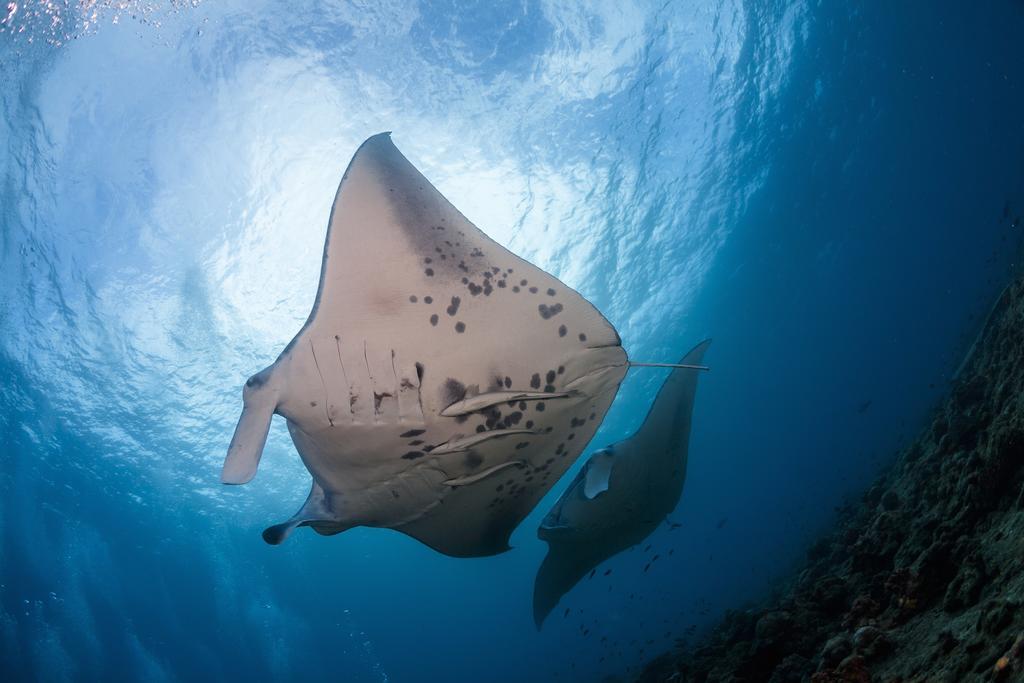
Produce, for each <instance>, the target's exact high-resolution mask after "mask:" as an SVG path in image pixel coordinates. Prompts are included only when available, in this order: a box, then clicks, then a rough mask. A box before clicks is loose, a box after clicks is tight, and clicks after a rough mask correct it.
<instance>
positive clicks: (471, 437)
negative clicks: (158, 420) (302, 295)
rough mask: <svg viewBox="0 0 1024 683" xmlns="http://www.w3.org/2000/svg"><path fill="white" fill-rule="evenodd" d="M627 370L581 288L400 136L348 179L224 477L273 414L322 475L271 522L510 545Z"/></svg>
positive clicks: (440, 544)
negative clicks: (479, 211) (535, 258)
mask: <svg viewBox="0 0 1024 683" xmlns="http://www.w3.org/2000/svg"><path fill="white" fill-rule="evenodd" d="M628 365H629V363H628V361H627V359H626V353H625V351H624V350H623V349H622V347H621V346H620V342H619V335H618V334H617V333H616V331H615V329H614V328H613V327H612V326H611V324H609V323H608V321H607V320H605V319H604V317H603V316H602V315H601V314H600V313H599V312H598V311H597V309H596V308H594V306H593V305H591V304H590V303H589V302H588V301H587V300H586V299H584V298H583V297H582V296H580V295H579V294H578V293H576V292H575V291H573V290H572V289H571V288H569V287H567V286H566V285H564V284H563V283H562V282H560V281H558V280H557V279H556V278H554V277H553V276H551V275H549V274H548V273H546V272H544V271H543V270H541V269H539V268H537V267H536V266H534V265H532V264H530V263H528V262H527V261H524V260H523V259H521V258H519V257H517V256H515V255H514V254H512V253H511V252H509V251H508V250H506V249H504V248H503V247H501V246H500V245H499V244H497V243H496V242H494V241H492V240H491V239H490V238H488V237H487V235H485V234H484V233H483V232H481V231H480V230H479V229H477V228H476V227H475V226H474V225H473V224H472V223H470V222H469V221H468V220H467V219H466V217H465V216H463V215H462V214H461V213H459V212H458V210H457V209H456V208H455V207H454V206H452V205H451V204H450V203H449V202H448V201H447V200H446V199H445V198H444V197H443V196H441V193H439V192H438V191H437V190H436V189H435V188H434V186H433V185H431V184H430V183H429V182H428V181H427V179H426V178H424V177H423V175H422V174H420V172H419V171H417V170H416V169H415V168H414V167H413V165H412V164H411V163H409V161H408V160H407V159H406V158H405V157H404V156H403V155H402V154H401V152H399V151H398V149H397V148H396V147H395V146H394V144H393V143H392V142H391V138H390V136H389V135H388V134H386V133H383V134H380V135H375V136H373V137H371V138H369V139H368V140H367V141H366V142H364V143H363V144H362V145H361V146H360V147H359V149H358V150H357V151H356V153H355V156H354V157H353V158H352V161H351V162H350V163H349V166H348V169H347V170H346V171H345V175H344V177H343V178H342V180H341V186H340V187H339V188H338V193H337V196H336V197H335V200H334V206H333V208H332V210H331V217H330V222H329V224H328V229H327V240H326V244H325V245H324V255H323V266H322V270H321V273H320V287H319V290H318V292H317V296H316V302H315V303H314V305H313V311H312V313H311V314H310V316H309V319H308V320H307V321H306V324H305V325H304V326H303V327H302V329H301V330H300V331H299V333H298V335H296V337H295V338H294V339H293V340H292V341H291V343H289V344H288V346H287V347H286V348H285V350H284V351H283V352H282V353H281V355H280V356H279V357H278V359H277V360H276V361H275V362H274V364H273V365H271V366H270V367H268V368H266V369H264V370H262V371H261V372H259V373H257V374H255V375H253V376H252V377H250V378H249V380H248V381H247V382H246V383H245V388H244V390H243V401H244V407H243V410H242V415H241V417H240V418H239V421H238V426H237V427H236V429H235V434H234V437H233V438H232V440H231V445H230V446H229V448H228V454H227V459H226V460H225V462H224V470H223V474H222V480H223V481H224V482H225V483H228V484H244V483H245V482H247V481H249V480H250V479H252V477H253V476H254V475H255V473H256V468H257V466H258V465H259V460H260V455H261V453H262V451H263V447H264V444H265V443H266V439H267V432H268V430H269V428H270V420H271V417H272V415H274V414H275V413H276V414H278V415H281V416H283V417H284V418H285V419H286V420H287V424H288V430H289V432H290V433H291V436H292V440H293V441H294V442H295V447H296V449H297V450H298V452H299V455H300V456H301V458H302V461H303V463H304V464H305V466H306V468H307V469H308V470H309V471H310V473H311V474H312V475H313V486H312V491H311V492H310V494H309V498H308V500H307V501H306V503H305V505H303V506H302V508H301V509H300V510H299V511H298V512H297V513H296V514H295V515H294V516H293V517H292V518H291V519H289V520H288V521H286V522H284V523H282V524H278V525H276V526H272V527H270V528H269V529H267V530H266V531H264V532H263V538H264V539H265V540H266V541H267V542H268V543H273V544H276V543H280V542H281V541H283V540H284V538H285V537H286V536H287V535H288V534H289V533H290V532H291V531H292V530H293V529H294V528H295V527H297V526H311V527H313V529H314V530H315V531H317V532H319V533H321V534H324V535H329V534H336V533H340V532H342V531H345V530H346V529H350V528H352V527H355V526H372V527H388V528H392V529H396V530H398V531H401V532H402V533H405V534H408V535H409V536H412V537H413V538H416V539H418V540H419V541H421V542H423V543H425V544H426V545H428V546H430V547H431V548H434V549H435V550H438V551H440V552H442V553H445V554H447V555H453V556H459V557H473V556H484V555H492V554H495V553H500V552H502V551H504V550H506V549H508V538H509V535H510V534H511V532H512V530H513V529H514V528H515V527H516V525H517V524H518V523H519V522H520V521H521V520H522V519H523V517H524V516H526V514H527V513H528V512H529V511H530V510H531V509H532V508H533V507H534V505H536V503H537V501H538V500H539V499H540V498H541V497H542V496H543V495H544V493H545V492H546V491H547V490H548V489H549V488H550V487H551V485H552V484H553V483H554V482H555V481H557V480H558V478H559V477H560V476H561V475H562V474H563V473H564V472H565V470H566V469H567V468H568V467H569V465H570V464H571V463H572V462H573V461H574V460H575V459H576V458H577V457H578V456H579V454H580V452H581V451H582V450H583V447H584V446H586V444H587V442H588V441H590V438H591V437H592V436H593V434H594V431H595V430H596V429H597V426H598V425H599V424H600V423H601V420H602V419H603V418H604V415H605V412H606V411H607V410H608V407H609V405H610V404H611V402H612V399H613V398H614V396H615V393H616V391H617V390H618V386H619V383H620V382H621V381H622V378H623V375H624V374H625V372H626V369H627V366H628Z"/></svg>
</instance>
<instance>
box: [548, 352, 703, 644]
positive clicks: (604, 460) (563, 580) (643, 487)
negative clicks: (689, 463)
mask: <svg viewBox="0 0 1024 683" xmlns="http://www.w3.org/2000/svg"><path fill="white" fill-rule="evenodd" d="M710 344H711V340H707V341H703V342H701V343H700V344H698V345H697V346H696V347H695V348H694V349H693V350H692V351H690V352H689V353H688V354H686V356H684V357H683V359H682V360H681V361H680V364H682V365H685V366H690V367H684V368H679V369H676V370H673V371H672V373H671V374H670V375H669V376H668V379H666V380H665V383H664V384H663V385H662V387H661V390H660V391H659V392H658V396H657V398H655V399H654V405H652V406H651V410H650V412H649V413H648V414H647V418H646V419H645V420H644V423H643V425H642V426H641V427H640V429H639V430H637V432H636V433H635V434H634V435H633V436H631V437H630V438H628V439H626V440H625V441H620V442H619V443H616V444H614V445H612V446H609V447H608V448H604V449H602V450H600V451H597V452H596V453H594V454H593V455H592V456H590V459H589V460H587V462H586V464H585V465H584V466H583V469H581V470H580V472H579V474H578V475H577V476H576V479H574V480H573V482H572V484H570V485H569V488H568V489H566V491H565V493H564V494H562V497H561V498H559V499H558V502H557V503H555V506H554V507H553V508H552V509H551V511H550V512H549V513H548V514H547V516H546V517H545V518H544V521H543V522H542V523H541V526H540V529H539V530H538V531H537V535H538V536H539V537H540V538H541V539H542V540H544V541H547V543H548V546H549V547H548V554H547V557H545V558H544V562H543V564H541V567H540V570H539V571H538V572H537V580H536V582H535V583H534V587H533V618H534V621H535V622H536V624H537V628H540V626H541V624H543V623H544V619H545V618H546V617H547V615H548V614H549V613H550V612H551V610H552V609H554V607H555V605H557V604H558V601H559V600H560V599H561V598H562V596H563V595H565V594H566V593H567V592H568V591H569V590H570V589H571V588H572V587H573V586H575V585H576V583H577V582H578V581H579V580H580V579H581V578H582V577H583V576H585V575H586V574H587V572H590V571H593V569H594V568H595V567H596V566H597V565H599V564H600V563H602V562H604V561H605V560H607V559H608V558H610V557H612V556H613V555H616V554H617V553H620V552H622V551H623V550H625V549H627V548H629V547H631V546H633V545H636V544H637V543H640V542H641V541H643V540H644V539H645V538H647V536H648V535H650V533H651V532H652V531H654V530H655V529H656V528H657V526H658V525H659V524H661V522H662V521H663V520H664V519H665V517H666V516H667V515H668V514H670V513H671V512H672V510H673V509H674V508H675V506H676V504H677V503H678V502H679V496H680V495H681V494H682V492H683V482H684V481H685V479H686V459H687V454H688V451H689V443H690V420H691V416H692V413H693V400H694V395H695V394H696V392H697V374H698V372H697V369H695V366H699V365H700V363H701V360H702V359H703V357H704V352H705V351H706V350H707V348H708V346H709V345H710Z"/></svg>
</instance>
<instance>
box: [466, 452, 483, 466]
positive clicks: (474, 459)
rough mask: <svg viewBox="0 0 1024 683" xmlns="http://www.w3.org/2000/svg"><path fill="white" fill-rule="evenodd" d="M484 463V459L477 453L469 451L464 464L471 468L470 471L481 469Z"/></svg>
mask: <svg viewBox="0 0 1024 683" xmlns="http://www.w3.org/2000/svg"><path fill="white" fill-rule="evenodd" d="M483 461H484V459H483V457H482V456H481V455H480V454H479V453H477V452H476V451H469V452H468V453H466V457H465V458H463V462H464V463H466V467H469V468H470V469H473V468H476V467H480V465H481V464H482V463H483Z"/></svg>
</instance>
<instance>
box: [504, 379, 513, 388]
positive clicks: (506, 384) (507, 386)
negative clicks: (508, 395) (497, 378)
mask: <svg viewBox="0 0 1024 683" xmlns="http://www.w3.org/2000/svg"><path fill="white" fill-rule="evenodd" d="M505 388H506V389H511V388H512V378H511V377H506V378H505Z"/></svg>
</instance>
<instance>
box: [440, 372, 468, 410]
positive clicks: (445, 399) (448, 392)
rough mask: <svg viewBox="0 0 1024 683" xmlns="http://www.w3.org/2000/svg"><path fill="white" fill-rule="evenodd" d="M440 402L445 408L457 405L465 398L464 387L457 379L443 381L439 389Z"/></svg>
mask: <svg viewBox="0 0 1024 683" xmlns="http://www.w3.org/2000/svg"><path fill="white" fill-rule="evenodd" d="M441 391H442V395H441V402H442V404H444V405H446V406H450V405H451V404H453V403H457V402H459V401H461V400H462V399H464V398H466V385H465V384H463V383H462V382H460V381H459V380H457V379H452V378H451V377H449V378H448V379H446V380H445V382H444V386H443V387H442V389H441Z"/></svg>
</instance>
